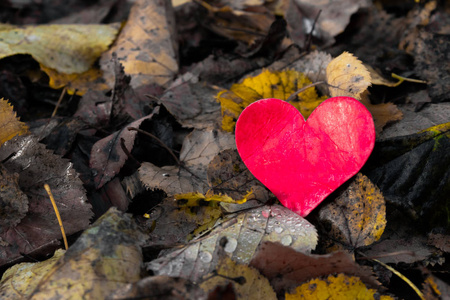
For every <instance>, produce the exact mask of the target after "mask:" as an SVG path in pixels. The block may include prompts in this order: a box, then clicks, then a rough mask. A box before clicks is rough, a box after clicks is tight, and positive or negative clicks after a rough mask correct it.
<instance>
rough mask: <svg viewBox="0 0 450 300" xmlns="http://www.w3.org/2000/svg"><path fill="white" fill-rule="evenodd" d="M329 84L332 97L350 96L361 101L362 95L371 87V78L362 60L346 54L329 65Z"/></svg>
mask: <svg viewBox="0 0 450 300" xmlns="http://www.w3.org/2000/svg"><path fill="white" fill-rule="evenodd" d="M327 83H328V89H329V90H330V95H331V97H337V96H348V97H353V98H356V99H358V100H361V94H362V93H363V92H364V91H366V90H367V88H368V87H369V86H370V85H371V78H370V73H369V71H367V69H366V67H364V65H363V63H362V62H361V61H360V60H358V59H357V58H356V57H355V56H353V55H352V54H351V53H348V52H344V53H342V54H341V55H339V56H338V57H336V58H334V59H333V60H332V61H331V62H330V63H329V64H328V66H327Z"/></svg>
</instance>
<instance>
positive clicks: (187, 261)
mask: <svg viewBox="0 0 450 300" xmlns="http://www.w3.org/2000/svg"><path fill="white" fill-rule="evenodd" d="M264 241H274V242H280V243H283V244H284V245H286V246H289V248H290V249H292V251H294V252H296V251H300V252H305V253H310V252H311V250H312V249H314V248H315V246H316V244H317V234H316V230H315V228H314V226H312V225H311V224H310V223H309V222H308V221H306V220H305V219H303V218H302V217H300V216H299V215H297V214H295V213H293V212H292V211H290V210H288V209H287V208H285V207H283V206H279V205H274V206H264V207H258V208H254V209H252V210H249V211H246V212H242V213H240V214H238V215H236V216H231V217H229V218H228V220H226V221H224V222H222V223H221V224H220V225H218V226H217V227H216V228H214V229H213V230H212V232H211V233H210V234H209V235H208V236H207V237H206V238H201V239H198V240H193V241H191V243H190V244H188V245H187V246H185V247H184V248H181V249H172V250H170V251H167V252H165V253H164V255H160V257H159V258H158V259H156V260H153V261H151V262H150V263H148V265H147V268H148V269H151V270H152V271H153V272H155V274H157V275H169V276H175V277H178V276H180V277H183V278H190V279H191V280H193V281H197V280H199V279H200V278H201V277H203V276H204V275H206V274H208V273H210V272H212V271H213V270H214V269H215V268H216V266H217V265H218V263H219V259H220V255H219V254H220V253H225V254H227V255H228V256H229V257H231V259H232V260H233V261H235V262H237V263H242V264H248V263H249V262H250V260H251V259H252V257H253V256H254V254H255V251H256V249H257V248H258V245H260V243H262V242H264Z"/></svg>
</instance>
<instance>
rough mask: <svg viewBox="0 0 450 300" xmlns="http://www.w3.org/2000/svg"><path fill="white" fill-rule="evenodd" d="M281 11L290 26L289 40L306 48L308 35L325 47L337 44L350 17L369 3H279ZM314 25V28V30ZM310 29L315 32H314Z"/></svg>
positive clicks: (307, 0)
mask: <svg viewBox="0 0 450 300" xmlns="http://www.w3.org/2000/svg"><path fill="white" fill-rule="evenodd" d="M280 2H281V3H282V5H281V7H280V8H279V10H280V12H281V13H282V14H283V15H284V17H285V19H286V21H287V23H288V31H289V36H290V38H291V39H292V40H293V41H294V43H295V44H297V45H298V46H300V47H302V48H304V47H305V46H307V45H305V42H306V40H307V35H309V34H311V33H312V35H313V36H314V38H316V39H318V40H319V41H320V42H319V43H321V45H322V47H326V46H327V45H331V44H333V43H334V41H335V40H334V37H336V36H337V35H338V34H340V33H342V32H343V31H344V29H345V28H346V27H347V25H348V24H349V22H350V17H351V16H352V15H353V14H354V13H356V12H357V11H358V9H360V8H364V7H369V6H370V1H349V0H338V1H333V2H320V1H314V0H295V1H280ZM318 16H319V18H317V17H318ZM313 24H314V27H312V26H313ZM311 28H314V29H315V30H314V31H312V30H311Z"/></svg>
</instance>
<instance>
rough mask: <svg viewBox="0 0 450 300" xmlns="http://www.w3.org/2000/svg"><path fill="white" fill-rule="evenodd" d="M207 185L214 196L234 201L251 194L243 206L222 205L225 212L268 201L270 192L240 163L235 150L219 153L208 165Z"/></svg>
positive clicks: (240, 160)
mask: <svg viewBox="0 0 450 300" xmlns="http://www.w3.org/2000/svg"><path fill="white" fill-rule="evenodd" d="M208 183H209V184H210V186H212V190H213V191H214V193H216V194H219V193H221V194H226V195H228V196H230V197H231V198H232V199H234V200H239V199H243V198H244V197H245V196H246V195H247V194H248V192H249V191H252V194H251V195H250V196H249V198H248V200H247V202H246V203H244V204H228V203H223V204H222V206H223V207H225V208H226V210H227V211H237V210H242V209H244V208H248V207H249V206H251V205H258V204H260V203H265V202H267V200H269V197H270V192H269V190H268V189H267V188H266V187H265V186H264V185H263V184H262V183H261V182H259V180H257V179H256V178H255V176H253V174H252V173H251V172H250V171H249V170H248V169H247V167H246V166H245V164H244V163H243V162H242V159H241V157H240V156H239V153H238V152H237V150H236V149H227V150H224V151H222V152H220V153H219V154H218V155H217V156H216V157H214V159H213V160H212V161H211V162H210V163H209V165H208Z"/></svg>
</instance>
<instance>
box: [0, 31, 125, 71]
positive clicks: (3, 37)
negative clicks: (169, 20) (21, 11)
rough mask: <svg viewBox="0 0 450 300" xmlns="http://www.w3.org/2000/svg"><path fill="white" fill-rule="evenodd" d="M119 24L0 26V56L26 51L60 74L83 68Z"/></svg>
mask: <svg viewBox="0 0 450 300" xmlns="http://www.w3.org/2000/svg"><path fill="white" fill-rule="evenodd" d="M118 29H119V24H109V25H83V24H71V25H36V26H25V27H16V26H0V58H4V57H7V56H11V55H15V54H30V55H31V56H33V58H34V59H36V60H37V61H38V62H39V63H41V64H42V65H45V66H46V67H49V68H53V69H55V70H57V71H58V72H61V73H66V74H73V73H82V72H85V71H87V70H88V69H89V68H90V67H91V66H92V65H93V63H94V62H95V61H96V60H97V59H98V58H99V57H100V55H101V54H102V53H103V52H104V51H106V50H107V49H108V46H109V45H110V44H111V43H112V41H113V40H114V38H115V36H116V34H117V31H118Z"/></svg>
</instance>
